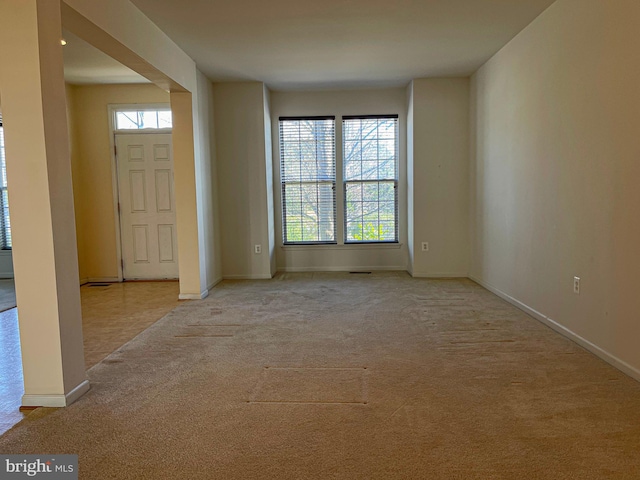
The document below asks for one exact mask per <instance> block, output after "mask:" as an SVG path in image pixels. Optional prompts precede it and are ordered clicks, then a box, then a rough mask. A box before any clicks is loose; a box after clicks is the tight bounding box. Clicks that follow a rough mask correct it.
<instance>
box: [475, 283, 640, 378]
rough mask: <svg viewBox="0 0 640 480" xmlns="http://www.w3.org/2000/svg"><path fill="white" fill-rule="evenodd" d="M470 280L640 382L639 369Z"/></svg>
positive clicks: (500, 293)
mask: <svg viewBox="0 0 640 480" xmlns="http://www.w3.org/2000/svg"><path fill="white" fill-rule="evenodd" d="M469 278H470V279H471V280H473V281H474V282H476V283H477V284H478V285H481V286H482V287H484V288H486V289H487V290H489V291H490V292H492V293H495V294H496V295H497V296H499V297H500V298H502V299H503V300H506V301H507V302H509V303H510V304H511V305H513V306H515V307H517V308H519V309H520V310H522V311H523V312H525V313H526V314H528V315H530V316H532V317H533V318H535V319H536V320H538V321H540V322H542V323H544V324H545V325H546V326H548V327H549V328H551V329H552V330H554V331H556V332H558V333H559V334H560V335H562V336H564V337H567V338H568V339H569V340H572V341H573V342H575V343H577V344H578V345H580V346H581V347H583V348H585V349H586V350H588V351H590V352H591V353H593V354H594V355H596V356H597V357H599V358H601V359H602V360H604V361H605V362H607V363H608V364H610V365H612V366H614V367H615V368H617V369H618V370H620V371H621V372H623V373H625V374H626V375H629V376H630V377H631V378H633V379H634V380H637V381H639V382H640V370H639V369H637V368H635V367H633V366H632V365H629V364H628V363H627V362H625V361H623V360H621V359H619V358H618V357H616V356H615V355H613V354H611V353H609V352H607V351H606V350H604V349H603V348H601V347H599V346H598V345H596V344H594V343H592V342H590V341H589V340H587V339H586V338H583V337H581V336H580V335H578V334H577V333H575V332H573V331H571V330H569V329H568V328H567V327H565V326H564V325H561V324H560V323H558V322H556V321H555V320H553V319H551V318H549V317H547V316H546V315H544V314H542V313H540V312H538V311H537V310H534V309H533V308H531V307H529V306H528V305H526V304H524V303H522V302H521V301H520V300H518V299H516V298H513V297H512V296H510V295H508V294H506V293H504V292H503V291H502V290H500V289H498V288H496V287H494V286H492V285H489V284H488V283H486V282H484V281H482V280H480V279H479V278H476V277H474V276H472V275H469Z"/></svg>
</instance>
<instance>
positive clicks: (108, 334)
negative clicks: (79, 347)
mask: <svg viewBox="0 0 640 480" xmlns="http://www.w3.org/2000/svg"><path fill="white" fill-rule="evenodd" d="M92 285H94V286H92ZM105 285H106V286H105ZM5 290H6V289H3V290H2V296H3V297H4V296H10V292H5ZM178 291H179V287H178V282H125V283H111V284H87V285H84V286H82V287H81V288H80V294H81V297H82V328H83V334H84V358H85V367H86V369H87V370H88V369H89V368H91V367H92V366H94V365H95V364H97V363H98V362H100V361H101V360H102V359H103V358H105V357H106V356H107V355H109V354H110V353H111V352H113V351H115V350H117V349H118V348H119V347H120V346H122V345H123V344H125V343H127V342H128V341H129V340H131V339H132V338H134V337H135V336H136V335H138V334H139V333H140V332H142V331H143V330H145V329H146V328H147V327H149V326H150V325H151V324H153V323H154V322H156V321H157V320H158V319H160V318H162V317H163V316H164V315H166V314H167V313H168V312H170V311H171V310H173V309H174V308H175V307H176V306H178V304H179V303H180V302H179V301H178ZM0 351H1V352H2V354H1V355H0V379H1V381H0V435H2V434H3V433H5V432H6V431H7V430H9V429H10V428H11V427H13V426H14V425H15V424H16V423H18V422H19V421H20V420H22V419H23V418H24V417H25V416H26V415H28V414H29V413H31V411H32V410H27V411H25V412H21V411H20V410H19V409H20V401H21V397H22V394H23V384H22V364H21V357H20V339H19V330H18V315H17V309H16V308H11V309H9V310H6V311H4V312H1V313H0Z"/></svg>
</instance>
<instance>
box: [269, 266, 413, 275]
mask: <svg viewBox="0 0 640 480" xmlns="http://www.w3.org/2000/svg"><path fill="white" fill-rule="evenodd" d="M278 271H279V272H289V273H296V272H298V273H301V272H397V271H400V272H406V271H407V266H406V265H392V266H373V267H371V266H357V267H343V266H339V267H278Z"/></svg>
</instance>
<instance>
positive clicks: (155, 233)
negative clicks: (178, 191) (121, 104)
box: [114, 110, 178, 280]
mask: <svg viewBox="0 0 640 480" xmlns="http://www.w3.org/2000/svg"><path fill="white" fill-rule="evenodd" d="M165 113H168V120H167V117H166V115H165V125H162V122H160V121H159V120H158V119H159V117H160V112H159V111H158V110H144V111H143V110H138V111H136V112H122V111H116V117H115V120H116V130H115V140H114V142H115V155H116V169H117V172H118V175H117V184H118V188H117V189H118V214H119V226H120V245H121V266H122V277H123V279H124V280H155V279H176V278H178V248H177V238H176V236H177V235H176V212H175V191H174V180H173V154H172V152H173V149H172V144H171V133H170V130H168V129H167V128H166V126H167V125H168V126H169V127H170V121H171V120H170V113H171V112H170V111H168V112H162V114H165ZM121 115H126V118H124V119H121V118H120V119H119V116H121ZM149 116H154V120H153V121H152V122H150V121H149V120H148V119H147V120H145V117H149ZM132 119H133V120H132ZM132 121H133V123H130V122H132ZM122 122H124V124H123V123H122ZM149 125H151V126H150V127H149ZM136 126H139V127H140V128H138V129H136V128H135V127H136ZM123 127H125V128H123ZM163 127H164V128H163Z"/></svg>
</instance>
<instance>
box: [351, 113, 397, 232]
mask: <svg viewBox="0 0 640 480" xmlns="http://www.w3.org/2000/svg"><path fill="white" fill-rule="evenodd" d="M342 137H343V151H342V152H343V171H344V177H343V179H344V204H345V218H344V227H345V243H378V242H397V241H398V116H397V115H389V116H358V117H355V116H353V117H352V116H349V117H347V116H345V117H342Z"/></svg>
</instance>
